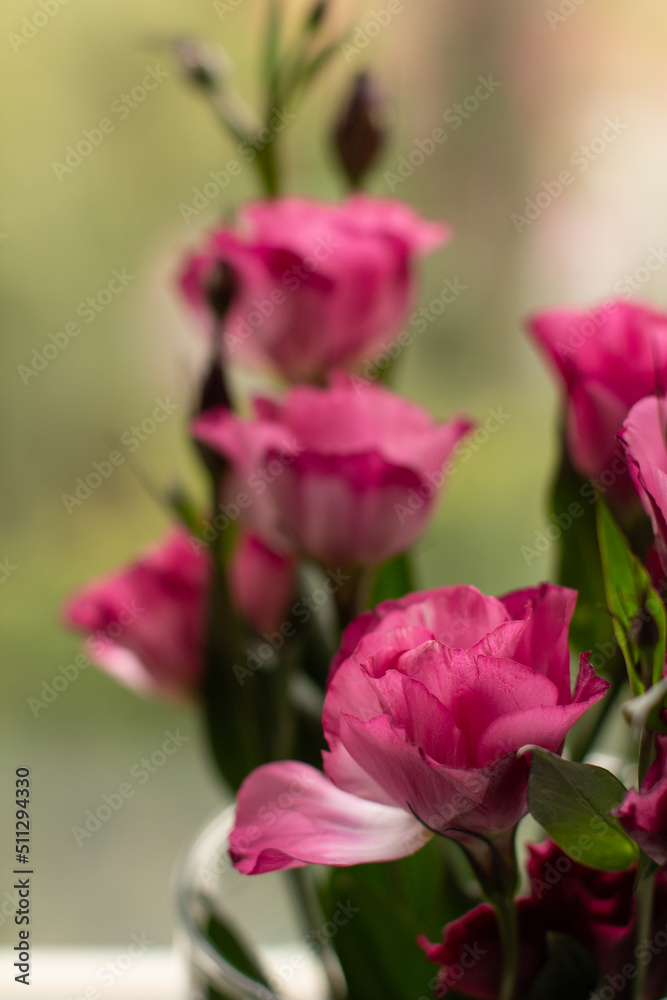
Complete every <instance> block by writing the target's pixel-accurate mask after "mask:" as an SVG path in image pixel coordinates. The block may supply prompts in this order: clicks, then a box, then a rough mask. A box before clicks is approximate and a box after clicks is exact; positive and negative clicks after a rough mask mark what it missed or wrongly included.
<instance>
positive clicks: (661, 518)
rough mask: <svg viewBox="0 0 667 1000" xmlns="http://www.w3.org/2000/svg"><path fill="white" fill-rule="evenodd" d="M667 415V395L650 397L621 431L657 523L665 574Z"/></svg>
mask: <svg viewBox="0 0 667 1000" xmlns="http://www.w3.org/2000/svg"><path fill="white" fill-rule="evenodd" d="M666 417H667V410H666V409H665V400H664V398H661V397H658V396H647V397H646V399H642V400H640V402H638V403H637V404H636V405H635V406H633V407H632V409H631V410H630V412H629V414H628V415H627V417H626V420H625V423H624V424H623V428H622V430H621V434H620V437H621V441H622V443H623V447H624V448H625V454H626V457H627V460H628V465H629V467H630V472H631V474H632V478H633V481H634V483H635V487H636V489H637V492H638V493H639V498H640V500H641V501H642V504H643V505H644V508H645V509H646V512H647V514H648V515H649V517H650V518H651V522H652V524H653V532H654V534H655V551H656V553H657V555H658V559H659V560H660V564H661V566H662V570H663V573H667V439H666V437H665V433H666V429H667V421H666Z"/></svg>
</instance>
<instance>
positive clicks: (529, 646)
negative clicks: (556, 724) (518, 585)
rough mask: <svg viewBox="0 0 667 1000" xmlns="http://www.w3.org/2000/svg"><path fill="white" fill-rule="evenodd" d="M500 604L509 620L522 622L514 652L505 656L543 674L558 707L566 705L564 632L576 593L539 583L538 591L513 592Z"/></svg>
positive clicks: (567, 661) (568, 689)
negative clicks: (553, 690)
mask: <svg viewBox="0 0 667 1000" xmlns="http://www.w3.org/2000/svg"><path fill="white" fill-rule="evenodd" d="M500 600H501V601H502V603H503V604H504V605H505V607H506V608H507V613H508V614H509V616H510V618H512V619H514V620H515V621H518V620H520V619H522V618H523V619H525V620H526V626H525V628H524V630H523V632H522V633H521V638H520V640H519V641H518V642H517V644H516V646H515V648H514V651H513V652H512V653H509V652H506V653H505V656H510V657H511V659H513V660H518V662H519V663H525V664H526V665H527V666H530V667H532V669H533V670H538V671H539V672H540V673H543V674H544V675H545V676H546V677H548V678H549V679H550V680H551V681H553V683H554V684H555V685H556V687H557V688H558V691H559V693H560V701H561V703H562V704H567V702H569V701H570V694H571V684H570V650H569V646H568V629H569V626H570V621H571V619H572V615H573V613H574V606H575V604H576V602H577V592H576V591H575V590H570V589H569V588H567V587H555V586H551V585H550V584H548V583H543V584H542V585H541V586H540V587H531V588H529V589H527V590H515V591H513V592H512V593H511V594H505V595H504V596H503V597H501V598H500Z"/></svg>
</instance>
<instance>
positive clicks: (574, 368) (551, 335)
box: [529, 301, 667, 487]
mask: <svg viewBox="0 0 667 1000" xmlns="http://www.w3.org/2000/svg"><path fill="white" fill-rule="evenodd" d="M529 329H530V330H531V332H532V333H533V335H534V337H535V338H536V339H537V341H538V343H539V344H540V346H541V347H542V349H543V350H544V351H545V352H546V354H547V355H548V357H549V358H550V359H551V361H552V363H553V364H554V366H555V367H556V369H557V370H558V372H559V374H560V376H561V378H562V380H563V383H564V387H565V391H566V393H567V402H566V431H567V440H568V446H569V450H570V455H571V457H572V461H573V463H574V465H575V466H576V467H577V469H578V470H579V472H580V473H581V474H582V475H584V476H602V475H603V474H605V476H606V478H607V479H609V481H610V482H609V484H608V483H607V482H606V481H605V476H603V479H602V485H603V486H605V487H606V486H608V485H612V486H613V485H615V484H616V482H617V481H618V485H619V486H621V484H622V483H623V481H624V480H623V477H624V473H625V471H626V469H625V463H624V459H623V453H622V450H620V449H619V446H618V442H617V440H616V436H617V434H618V432H619V431H620V429H621V425H622V423H623V421H624V419H625V417H626V416H627V413H628V411H629V410H630V408H631V407H632V406H633V405H634V404H635V403H636V402H638V401H639V400H640V399H642V398H643V397H644V396H648V395H651V394H652V393H653V392H655V391H656V389H657V388H659V387H662V386H664V384H665V382H666V381H667V315H666V314H664V313H658V312H656V311H655V310H653V309H650V308H648V307H647V306H643V305H640V304H638V303H636V302H624V301H616V302H610V303H607V304H605V305H603V306H600V307H599V308H597V309H591V310H587V311H582V310H576V309H554V310H552V311H550V312H542V313H537V314H536V315H535V316H533V317H532V318H531V319H530V320H529ZM612 480H613V482H612Z"/></svg>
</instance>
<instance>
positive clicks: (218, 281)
mask: <svg viewBox="0 0 667 1000" xmlns="http://www.w3.org/2000/svg"><path fill="white" fill-rule="evenodd" d="M237 287H238V282H237V280H236V274H235V273H234V269H233V268H232V267H231V266H230V265H229V264H228V263H227V261H225V260H221V261H218V262H217V263H216V264H215V266H214V267H213V269H212V270H211V271H210V273H209V274H208V275H207V277H206V279H205V288H204V294H205V296H206V299H207V301H208V304H209V306H210V307H211V309H212V311H213V313H214V315H215V316H216V317H217V318H218V319H223V317H224V316H225V315H226V313H227V310H228V309H229V307H230V305H231V304H232V301H233V299H234V296H235V294H236V290H237Z"/></svg>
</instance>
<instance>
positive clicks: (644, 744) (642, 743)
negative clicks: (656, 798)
mask: <svg viewBox="0 0 667 1000" xmlns="http://www.w3.org/2000/svg"><path fill="white" fill-rule="evenodd" d="M653 735H654V734H653V733H651V732H649V730H648V729H642V734H641V736H640V737H639V761H638V764H637V786H638V787H639V788H641V786H642V782H643V781H644V778H645V777H646V772H647V771H648V769H649V767H650V766H651V757H652V756H653Z"/></svg>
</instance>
